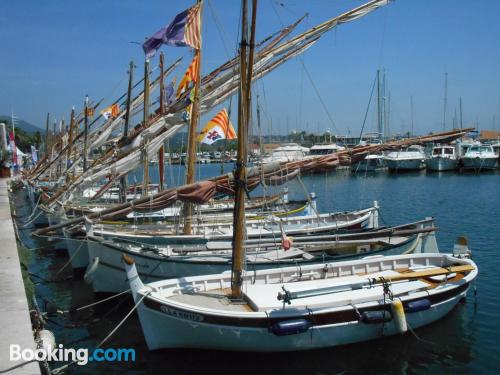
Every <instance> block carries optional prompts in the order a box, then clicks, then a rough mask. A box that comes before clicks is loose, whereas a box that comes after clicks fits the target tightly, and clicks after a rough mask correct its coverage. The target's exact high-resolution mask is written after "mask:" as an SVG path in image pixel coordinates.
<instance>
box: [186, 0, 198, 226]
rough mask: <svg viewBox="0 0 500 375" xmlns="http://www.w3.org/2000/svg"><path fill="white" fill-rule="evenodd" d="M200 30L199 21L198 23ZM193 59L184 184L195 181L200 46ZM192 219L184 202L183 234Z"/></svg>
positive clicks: (191, 213) (189, 208) (191, 212)
mask: <svg viewBox="0 0 500 375" xmlns="http://www.w3.org/2000/svg"><path fill="white" fill-rule="evenodd" d="M197 3H198V4H200V12H201V11H202V9H201V7H202V6H203V4H202V1H201V0H197ZM200 32H201V23H200ZM194 59H197V60H198V69H197V71H196V81H195V83H194V100H193V104H192V109H191V122H190V124H189V134H188V144H187V171H186V184H193V183H194V182H195V178H194V172H195V170H194V169H195V168H194V167H195V161H196V130H197V129H198V123H199V121H200V110H199V107H200V87H201V46H200V48H198V49H195V50H194ZM192 221H193V204H192V203H191V202H186V203H184V228H183V233H184V234H188V235H189V234H191V227H192Z"/></svg>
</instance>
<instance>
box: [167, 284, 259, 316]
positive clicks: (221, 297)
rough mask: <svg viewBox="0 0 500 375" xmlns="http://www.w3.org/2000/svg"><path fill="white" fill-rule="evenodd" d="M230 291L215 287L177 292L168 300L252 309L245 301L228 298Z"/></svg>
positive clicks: (241, 310)
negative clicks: (206, 290)
mask: <svg viewBox="0 0 500 375" xmlns="http://www.w3.org/2000/svg"><path fill="white" fill-rule="evenodd" d="M230 293H231V290H230V289H216V290H211V291H210V292H199V293H187V294H178V295H174V296H171V297H170V298H169V300H171V301H175V302H180V303H185V304H187V305H195V306H198V307H205V308H209V309H216V310H225V311H239V312H248V311H254V310H253V309H252V308H251V307H250V305H248V303H246V302H242V303H239V302H238V303H234V302H232V301H231V300H230V299H229V298H228V296H229V294H230Z"/></svg>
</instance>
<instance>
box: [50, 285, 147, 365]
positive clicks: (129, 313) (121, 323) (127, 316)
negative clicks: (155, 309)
mask: <svg viewBox="0 0 500 375" xmlns="http://www.w3.org/2000/svg"><path fill="white" fill-rule="evenodd" d="M151 292H152V290H148V291H147V292H146V293H144V295H143V296H142V297H141V298H140V299H139V301H137V303H136V304H135V305H134V307H132V309H131V310H130V311H129V312H128V313H127V315H125V317H124V318H123V319H122V320H121V321H120V323H118V325H117V326H116V327H115V328H113V329H112V330H111V332H110V333H108V335H107V336H106V337H105V338H104V339H103V340H101V342H100V343H99V344H98V345H97V346H96V349H98V348H100V347H101V346H102V345H104V343H106V341H108V340H109V338H110V337H111V336H113V334H114V333H115V332H116V331H117V330H118V329H119V328H120V327H121V326H122V325H123V323H125V321H126V320H127V319H128V318H129V316H130V315H132V313H133V312H134V311H135V310H136V309H137V307H139V305H140V304H141V302H142V300H143V299H144V298H146V297H147V296H148V295H149V294H150V293H151ZM75 363H77V361H76V360H73V361H71V362H69V363H67V364H65V365H63V366H61V367H58V368H56V369H54V370H52V374H55V375H57V374H60V373H62V372H63V371H64V370H66V369H67V368H68V367H69V366H71V365H73V364H75Z"/></svg>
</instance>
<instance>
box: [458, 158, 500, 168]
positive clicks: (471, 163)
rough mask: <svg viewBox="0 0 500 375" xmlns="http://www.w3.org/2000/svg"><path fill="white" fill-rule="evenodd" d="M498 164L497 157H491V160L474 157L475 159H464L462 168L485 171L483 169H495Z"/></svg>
mask: <svg viewBox="0 0 500 375" xmlns="http://www.w3.org/2000/svg"><path fill="white" fill-rule="evenodd" d="M496 164H497V158H496V157H491V158H480V157H473V158H468V157H463V158H462V166H463V167H464V168H465V169H474V170H477V171H480V170H483V169H495V168H496Z"/></svg>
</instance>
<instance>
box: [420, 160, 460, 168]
mask: <svg viewBox="0 0 500 375" xmlns="http://www.w3.org/2000/svg"><path fill="white" fill-rule="evenodd" d="M426 164H427V169H428V170H430V171H453V170H455V169H457V167H458V160H457V159H453V158H441V157H436V158H430V159H427V161H426Z"/></svg>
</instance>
